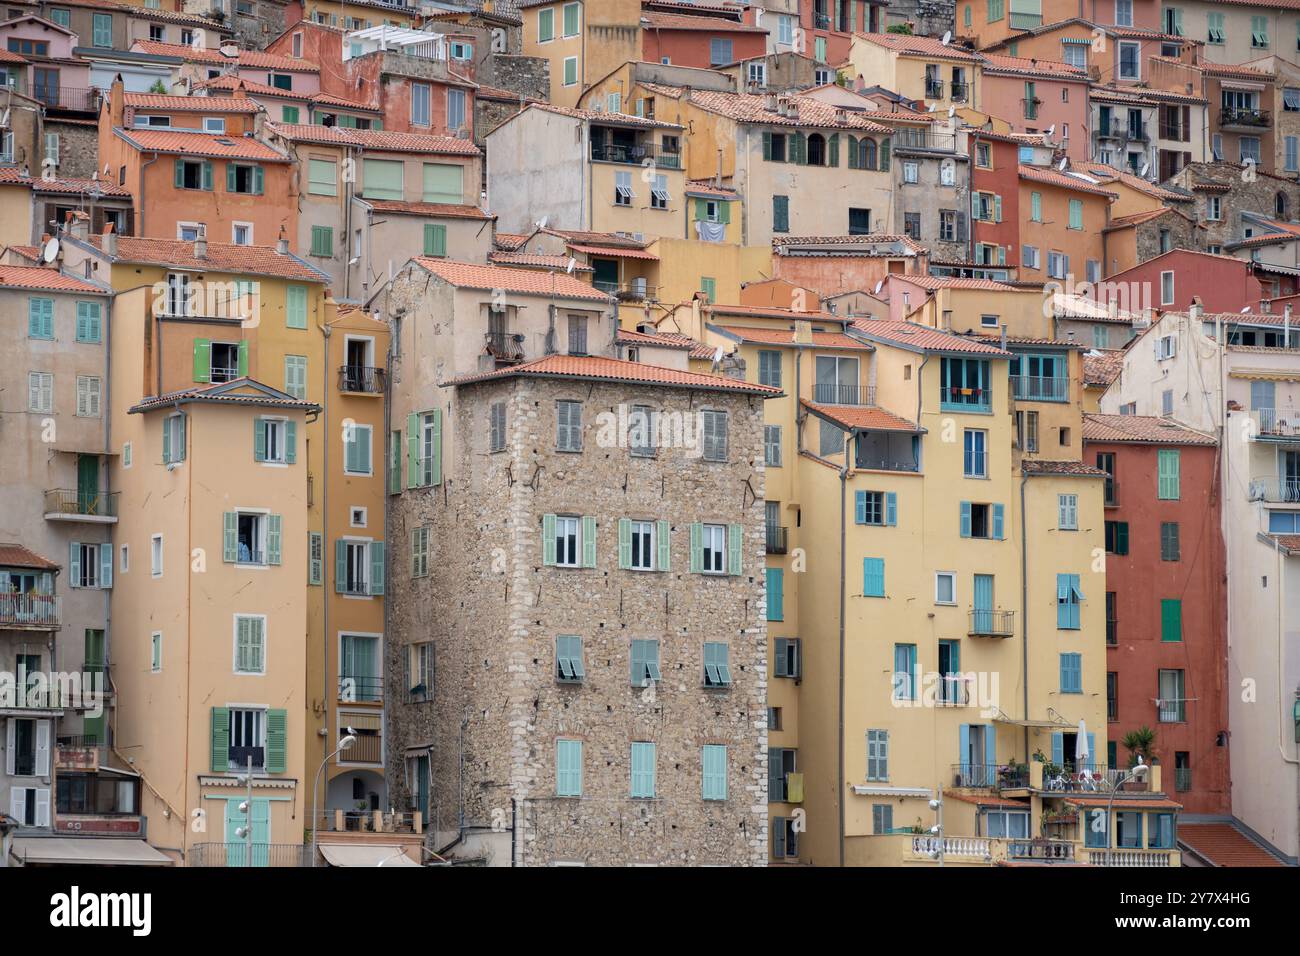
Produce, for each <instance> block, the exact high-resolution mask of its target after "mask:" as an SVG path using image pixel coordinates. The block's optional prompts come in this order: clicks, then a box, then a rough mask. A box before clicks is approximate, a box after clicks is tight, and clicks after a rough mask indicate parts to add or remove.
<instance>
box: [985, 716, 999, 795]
mask: <svg viewBox="0 0 1300 956" xmlns="http://www.w3.org/2000/svg"><path fill="white" fill-rule="evenodd" d="M997 765H998V737H997V727H996V726H994V725H993V724H985V725H984V779H985V780H986V781H987V780H988V779H989V777H990V776H992V774H993V772H994V769H995V768H996V767H997Z"/></svg>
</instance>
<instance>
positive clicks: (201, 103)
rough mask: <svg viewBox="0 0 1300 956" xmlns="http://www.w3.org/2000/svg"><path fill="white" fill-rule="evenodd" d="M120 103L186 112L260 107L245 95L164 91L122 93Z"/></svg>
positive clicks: (130, 107)
mask: <svg viewBox="0 0 1300 956" xmlns="http://www.w3.org/2000/svg"><path fill="white" fill-rule="evenodd" d="M122 105H123V106H124V107H126V108H127V109H136V110H170V111H173V112H175V111H183V112H186V113H256V112H257V111H258V110H260V109H261V107H260V106H258V105H257V104H256V103H254V102H253V101H252V100H250V99H249V98H248V97H246V96H169V95H167V94H165V93H124V94H123V99H122ZM151 128H152V129H160V128H161V127H151Z"/></svg>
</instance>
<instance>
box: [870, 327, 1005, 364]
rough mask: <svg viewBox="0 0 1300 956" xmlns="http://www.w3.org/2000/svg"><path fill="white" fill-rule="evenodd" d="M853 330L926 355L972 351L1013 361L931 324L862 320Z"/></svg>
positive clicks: (976, 341) (978, 342)
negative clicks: (927, 353)
mask: <svg viewBox="0 0 1300 956" xmlns="http://www.w3.org/2000/svg"><path fill="white" fill-rule="evenodd" d="M853 328H854V329H856V330H858V331H859V332H861V333H862V334H863V335H865V336H867V338H869V339H871V340H872V341H874V342H883V343H886V344H889V345H900V346H903V347H904V348H910V349H915V350H917V351H926V352H972V353H975V354H977V355H987V356H989V357H990V358H1010V357H1011V353H1010V352H1004V351H1003V350H1002V349H1000V348H996V347H994V346H992V345H987V344H985V343H984V342H980V341H978V340H977V339H972V338H968V337H967V336H964V335H953V334H952V333H951V332H944V331H942V330H940V329H932V328H930V327H929V326H928V325H917V324H916V323H915V322H897V321H894V320H893V319H858V321H856V322H854V323H853Z"/></svg>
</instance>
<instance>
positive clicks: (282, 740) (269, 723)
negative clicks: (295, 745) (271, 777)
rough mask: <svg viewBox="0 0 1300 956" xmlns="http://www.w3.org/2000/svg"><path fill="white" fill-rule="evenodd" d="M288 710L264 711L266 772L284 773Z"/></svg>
mask: <svg viewBox="0 0 1300 956" xmlns="http://www.w3.org/2000/svg"><path fill="white" fill-rule="evenodd" d="M288 725H289V712H288V711H287V710H277V709H271V710H268V711H267V712H266V772H267V773H284V768H285V758H286V757H287V748H286V746H285V745H286V743H287V741H288V736H289V734H288V729H289V727H288Z"/></svg>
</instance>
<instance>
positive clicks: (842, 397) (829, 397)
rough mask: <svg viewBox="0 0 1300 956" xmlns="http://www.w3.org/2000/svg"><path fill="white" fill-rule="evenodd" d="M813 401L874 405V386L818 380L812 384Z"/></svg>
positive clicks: (819, 402)
mask: <svg viewBox="0 0 1300 956" xmlns="http://www.w3.org/2000/svg"><path fill="white" fill-rule="evenodd" d="M813 401H814V402H816V403H817V404H818V405H874V404H876V386H874V385H840V384H836V383H823V382H818V383H817V384H816V385H814V386H813Z"/></svg>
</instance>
